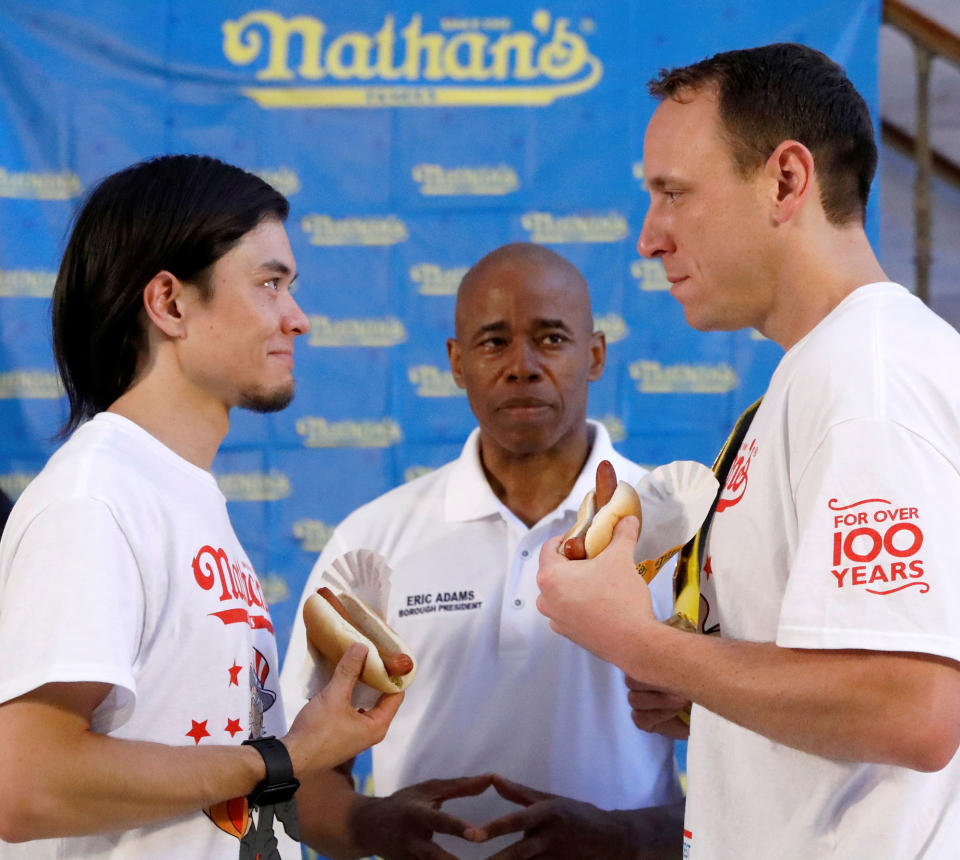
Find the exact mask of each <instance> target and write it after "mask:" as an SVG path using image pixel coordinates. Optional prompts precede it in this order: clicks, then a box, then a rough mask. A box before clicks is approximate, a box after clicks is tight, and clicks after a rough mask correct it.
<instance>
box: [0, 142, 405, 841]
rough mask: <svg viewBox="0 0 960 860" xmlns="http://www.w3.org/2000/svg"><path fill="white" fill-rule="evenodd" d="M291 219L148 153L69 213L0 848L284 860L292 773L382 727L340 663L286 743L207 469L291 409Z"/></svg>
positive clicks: (8, 592) (22, 608) (16, 661)
mask: <svg viewBox="0 0 960 860" xmlns="http://www.w3.org/2000/svg"><path fill="white" fill-rule="evenodd" d="M286 215H287V202H286V200H285V199H284V198H283V197H282V195H280V194H278V193H277V192H276V191H275V190H274V189H273V188H271V187H270V186H269V185H267V184H266V183H264V182H263V181H262V180H260V179H259V178H257V177H256V176H253V175H252V174H249V173H246V172H244V171H242V170H240V169H239V168H236V167H232V166H230V165H227V164H224V163H222V162H220V161H217V160H216V159H212V158H207V157H201V156H168V157H163V158H159V159H155V160H153V161H148V162H144V163H142V164H138V165H134V166H133V167H130V168H128V169H126V170H123V171H121V172H119V173H117V174H114V175H112V176H110V177H108V178H107V179H106V180H104V181H103V182H102V183H100V185H99V186H98V187H97V188H96V189H95V190H94V191H93V193H92V194H91V195H90V197H89V198H88V200H87V201H86V203H85V205H84V207H83V209H82V211H81V212H80V214H79V216H78V218H77V221H76V224H75V226H74V229H73V232H72V235H71V237H70V241H69V243H68V246H67V249H66V252H65V254H64V258H63V262H62V265H61V267H60V272H59V275H58V278H57V283H56V287H55V290H54V297H53V341H54V349H55V352H56V359H57V365H58V367H59V370H60V375H61V377H62V379H63V383H64V386H65V388H66V391H67V394H68V397H69V401H70V416H69V419H68V421H67V423H66V426H65V428H64V435H66V434H68V433H71V432H72V435H71V436H70V439H69V440H68V441H67V442H66V443H65V444H64V445H63V446H62V447H61V448H60V450H59V451H57V452H56V453H55V454H54V456H53V457H52V458H51V459H50V461H49V462H48V463H47V465H46V467H45V468H44V469H43V471H42V472H41V473H40V475H39V476H38V477H37V478H36V479H35V480H34V481H33V482H32V483H31V484H30V485H29V486H28V487H27V488H26V489H25V490H24V492H23V494H22V495H21V497H20V498H19V500H18V502H17V504H16V506H15V508H14V510H13V513H12V515H11V517H10V521H9V523H8V525H7V529H6V532H5V533H4V536H3V540H2V542H0V662H2V663H3V666H4V669H3V672H2V674H0V702H2V704H0V737H2V738H3V743H2V744H0V838H2V839H3V840H6V841H8V842H25V843H26V844H25V845H22V846H9V845H4V844H3V843H0V857H3V858H6V857H17V858H20V857H30V858H33V857H50V856H54V855H55V856H70V857H79V856H83V857H98V858H144V857H151V858H152V857H158V858H159V857H170V858H178V860H180V858H196V860H210V858H250V860H253V858H262V860H266V858H280V857H282V858H296V857H299V856H300V849H299V845H298V844H297V842H296V840H297V839H298V827H297V814H296V807H295V792H296V790H297V787H298V781H299V780H300V779H301V778H302V779H308V778H309V777H310V776H311V775H312V774H313V773H314V772H316V771H317V770H322V769H326V768H329V767H331V766H333V765H336V764H337V763H339V762H341V761H343V760H344V759H348V758H350V757H351V756H353V755H355V754H356V753H357V752H358V751H360V750H362V749H364V748H365V747H367V746H369V745H370V744H372V743H375V742H377V741H378V740H380V738H382V736H383V734H384V733H385V731H386V728H387V726H388V724H389V722H390V720H391V718H392V716H393V714H394V713H395V712H396V708H397V707H398V705H399V702H400V699H401V698H402V697H401V696H399V695H397V696H388V697H384V698H383V699H382V700H380V702H378V703H377V705H376V706H375V707H374V708H372V709H371V710H369V711H368V712H366V713H359V712H358V711H356V710H354V709H353V708H352V707H351V706H350V694H351V691H352V688H353V684H354V683H355V682H356V678H357V676H358V674H359V671H360V669H361V667H362V662H363V658H364V654H363V649H362V648H355V649H354V650H352V651H350V652H348V653H347V654H346V655H345V656H344V658H343V660H341V662H340V664H339V666H338V668H337V671H336V673H335V675H334V678H333V680H332V681H331V683H330V685H329V686H328V687H327V688H325V689H324V690H323V691H321V692H320V693H319V694H318V695H317V696H316V697H314V698H313V699H312V700H311V701H310V702H308V703H307V705H306V706H305V707H304V708H303V710H302V711H301V712H300V714H299V715H298V716H297V717H296V719H295V720H294V721H293V724H292V726H291V728H290V730H289V732H286V719H285V715H284V712H283V703H282V699H281V697H280V695H279V684H278V680H277V675H278V670H279V666H278V660H277V648H276V642H275V639H274V635H273V625H272V621H271V618H270V611H269V608H268V607H267V604H266V602H265V600H264V597H263V592H262V590H261V587H260V583H259V581H258V579H257V576H256V573H255V572H254V570H253V567H252V566H251V564H250V562H249V560H248V559H247V556H246V554H245V553H244V551H243V548H242V547H241V545H240V543H239V541H238V540H237V538H236V535H235V534H234V532H233V529H232V527H231V525H230V521H229V518H228V516H227V510H226V502H225V499H224V497H223V495H222V493H221V492H220V491H219V489H218V487H217V484H216V481H215V480H214V478H213V476H212V475H211V473H210V471H209V469H210V465H211V463H212V461H213V458H214V456H215V454H216V452H217V449H218V447H219V445H220V443H221V441H222V439H223V437H224V435H225V434H226V432H227V429H228V427H229V415H230V410H231V409H232V408H234V407H237V406H242V407H246V408H249V409H254V410H257V411H261V412H269V411H272V410H276V409H282V408H283V407H284V406H285V405H286V404H287V403H289V401H290V399H291V397H292V396H293V385H294V384H293V376H292V369H293V345H294V340H295V339H296V338H297V336H299V335H301V334H303V333H304V332H306V331H307V330H308V329H309V322H308V320H307V318H306V316H305V315H304V314H303V312H302V311H301V310H300V308H299V307H298V305H297V303H296V302H295V301H294V299H293V297H292V295H291V293H290V285H291V283H292V282H293V280H294V278H295V277H296V265H295V262H294V258H293V254H292V252H291V250H290V244H289V242H288V240H287V235H286V232H285V230H284V227H283V221H284V219H285V218H286ZM281 735H284V737H283V738H282V739H279V738H278V737H277V736H281ZM33 840H42V841H33Z"/></svg>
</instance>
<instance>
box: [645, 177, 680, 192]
mask: <svg viewBox="0 0 960 860" xmlns="http://www.w3.org/2000/svg"><path fill="white" fill-rule="evenodd" d="M646 183H647V188H649V189H651V190H652V191H663V190H665V189H666V188H668V187H669V188H677V187H680V188H683V187H686V184H687V183H685V182H684V181H683V180H682V179H678V178H677V177H676V176H654V177H653V178H651V177H649V176H648V177H647V178H646Z"/></svg>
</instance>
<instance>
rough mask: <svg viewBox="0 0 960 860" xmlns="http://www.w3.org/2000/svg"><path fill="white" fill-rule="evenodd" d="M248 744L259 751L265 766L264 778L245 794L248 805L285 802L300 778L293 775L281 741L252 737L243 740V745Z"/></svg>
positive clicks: (287, 755) (294, 790)
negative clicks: (265, 774) (265, 773)
mask: <svg viewBox="0 0 960 860" xmlns="http://www.w3.org/2000/svg"><path fill="white" fill-rule="evenodd" d="M248 744H249V745H250V746H252V747H253V748H254V749H256V751H257V752H258V753H260V755H261V756H262V757H263V763H264V764H265V765H266V766H267V776H266V778H265V779H263V780H262V781H260V782H259V783H257V786H256V788H254V789H253V791H251V792H250V794H248V795H247V800H248V801H250V805H251V806H269V805H270V804H274V803H286V802H287V801H288V800H290V798H291V797H293V795H294V793H295V792H296V790H297V789H298V788H300V780H299V779H297V778H296V777H295V776H294V775H293V762H291V761H290V753H288V752H287V748H286V747H285V746H284V745H283V741H281V740H279V739H278V738H274V737H268V738H254V739H251V740H246V741H244V742H243V745H244V746H246V745H248Z"/></svg>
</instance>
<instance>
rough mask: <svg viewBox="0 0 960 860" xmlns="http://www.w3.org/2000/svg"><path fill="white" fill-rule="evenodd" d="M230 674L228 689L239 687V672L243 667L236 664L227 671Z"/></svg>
mask: <svg viewBox="0 0 960 860" xmlns="http://www.w3.org/2000/svg"><path fill="white" fill-rule="evenodd" d="M227 671H228V672H229V673H230V683H229V684H227V686H228V687H239V686H240V672H241V671H243V666H238V665H237V664H236V662H234V664H233V665H232V666H231V667H230V668H229V669H227Z"/></svg>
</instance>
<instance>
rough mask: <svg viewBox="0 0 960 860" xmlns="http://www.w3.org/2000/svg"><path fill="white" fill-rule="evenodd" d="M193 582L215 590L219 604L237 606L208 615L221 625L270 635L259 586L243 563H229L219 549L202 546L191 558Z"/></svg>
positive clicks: (245, 562)
mask: <svg viewBox="0 0 960 860" xmlns="http://www.w3.org/2000/svg"><path fill="white" fill-rule="evenodd" d="M193 578H194V579H195V580H196V583H197V585H199V586H200V587H201V588H202V589H203V590H204V591H215V590H216V589H217V588H219V589H220V600H221V602H224V603H233V604H240V605H239V606H232V607H231V608H229V609H222V610H220V611H219V612H211V613H210V615H213V616H215V617H217V618H219V619H220V620H221V621H222V622H223V623H224V624H248V625H249V626H250V627H251V628H253V629H254V630H260V629H265V630H269V631H270V632H271V633H273V624H272V623H271V621H270V616H269V611H268V610H267V605H266V601H265V600H264V599H263V592H262V591H261V590H260V583H259V581H258V580H257V575H256V573H254V571H253V568H252V567H251V566H250V564H249V563H248V562H247V561H245V560H241V561H239V562H231V561H230V558H229V557H228V556H227V553H226V550H224V549H222V548H221V547H212V546H209V545H208V546H204V547H201V548H200V551H199V552H198V553H197V554H196V556H194V559H193ZM258 610H259V611H258Z"/></svg>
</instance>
